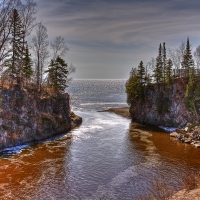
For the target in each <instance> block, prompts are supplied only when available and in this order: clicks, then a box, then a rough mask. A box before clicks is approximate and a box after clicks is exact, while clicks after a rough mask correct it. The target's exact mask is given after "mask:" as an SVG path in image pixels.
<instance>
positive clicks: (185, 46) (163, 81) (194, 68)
mask: <svg viewBox="0 0 200 200" xmlns="http://www.w3.org/2000/svg"><path fill="white" fill-rule="evenodd" d="M165 45H166V44H165V42H164V43H163V44H160V45H159V49H158V56H157V57H156V59H154V58H152V59H151V61H150V62H148V63H147V65H146V66H144V64H143V62H142V61H140V63H139V65H138V67H137V68H132V70H131V72H130V77H129V79H128V81H127V82H126V93H127V103H128V104H131V102H132V101H133V100H134V98H136V97H137V98H139V99H140V100H143V99H144V98H145V89H146V88H148V86H150V85H157V86H158V88H161V86H162V90H169V86H170V85H171V84H172V83H173V80H174V79H177V78H182V79H184V80H185V82H186V91H185V100H186V101H185V102H186V105H187V106H188V108H192V104H193V102H194V99H195V98H197V97H199V96H200V95H198V94H200V87H198V85H199V84H198V83H199V81H198V80H199V76H200V46H198V47H197V48H196V50H195V52H194V57H193V55H192V52H191V45H190V41H189V38H187V42H186V43H184V42H182V44H181V45H180V47H179V48H177V49H175V50H169V52H168V55H169V58H167V53H166V46H165ZM198 88H199V89H198ZM198 90H199V91H198ZM163 92H164V91H160V90H159V94H160V95H158V96H162V95H163ZM162 100H163V99H162ZM158 102H159V101H158Z"/></svg>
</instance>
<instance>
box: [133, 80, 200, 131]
mask: <svg viewBox="0 0 200 200" xmlns="http://www.w3.org/2000/svg"><path fill="white" fill-rule="evenodd" d="M185 91H186V81H185V80H184V79H183V78H177V79H175V80H174V81H173V84H171V85H168V86H166V85H165V84H151V85H148V86H147V87H146V88H145V97H146V98H145V99H143V100H141V99H140V98H137V97H136V98H134V100H133V101H132V102H131V106H130V114H131V117H132V119H133V120H134V121H136V122H139V123H143V124H149V125H155V126H167V127H184V126H185V125H186V124H187V123H188V122H190V123H194V124H195V123H198V122H197V120H198V118H197V116H196V115H195V114H194V112H189V110H188V109H187V108H186V105H185V100H184V93H185Z"/></svg>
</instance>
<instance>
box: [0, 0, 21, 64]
mask: <svg viewBox="0 0 200 200" xmlns="http://www.w3.org/2000/svg"><path fill="white" fill-rule="evenodd" d="M20 6H21V1H20V0H3V1H1V3H0V64H2V62H3V61H4V59H5V58H6V57H8V56H9V53H10V44H9V41H10V37H9V36H10V33H11V26H12V23H11V22H10V18H11V15H12V12H13V9H14V8H15V9H18V8H20Z"/></svg>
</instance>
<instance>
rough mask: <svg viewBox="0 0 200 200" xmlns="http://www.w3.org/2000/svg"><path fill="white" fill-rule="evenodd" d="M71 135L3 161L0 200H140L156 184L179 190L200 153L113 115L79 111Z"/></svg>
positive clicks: (0, 163) (0, 170) (161, 134)
mask: <svg viewBox="0 0 200 200" xmlns="http://www.w3.org/2000/svg"><path fill="white" fill-rule="evenodd" d="M77 114H79V115H80V116H82V117H83V124H82V125H81V126H80V127H79V128H77V129H75V130H73V131H72V132H71V135H70V134H67V135H65V136H62V137H60V138H57V140H55V141H46V142H44V143H42V144H35V145H32V146H28V147H26V148H25V149H22V150H21V151H20V152H19V153H17V154H14V155H12V156H10V157H8V158H3V157H2V158H0V199H81V200H82V199H85V200H86V199H87V200H89V199H91V200H95V199H98V200H99V199H100V198H101V199H106V200H107V199H120V200H121V199H127V200H129V199H130V200H133V199H137V198H138V196H141V195H145V194H148V193H149V191H151V192H153V193H154V192H155V188H154V186H153V180H160V181H162V182H165V183H166V184H167V185H168V186H169V187H171V188H173V189H174V188H179V187H180V181H181V179H182V177H184V176H185V175H186V174H187V173H189V172H191V171H197V170H199V160H200V154H199V149H196V148H195V147H193V146H190V145H186V144H183V143H180V142H178V141H176V140H175V139H172V138H170V137H169V135H168V134H166V133H163V132H160V131H159V130H152V129H149V127H145V126H140V125H138V124H135V123H131V122H130V120H128V119H125V118H122V117H120V116H117V115H115V114H111V113H95V112H93V113H90V112H78V113H77Z"/></svg>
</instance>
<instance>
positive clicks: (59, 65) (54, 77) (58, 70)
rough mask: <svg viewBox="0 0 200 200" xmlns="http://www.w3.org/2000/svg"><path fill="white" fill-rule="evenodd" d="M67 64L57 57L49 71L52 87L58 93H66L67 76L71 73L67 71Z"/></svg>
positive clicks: (52, 61)
mask: <svg viewBox="0 0 200 200" xmlns="http://www.w3.org/2000/svg"><path fill="white" fill-rule="evenodd" d="M67 66H68V65H67V63H66V62H65V61H64V60H63V59H62V58H61V57H59V56H58V57H57V58H56V59H55V60H51V63H50V65H49V68H48V70H47V71H46V72H47V73H48V77H49V83H50V87H51V88H53V89H54V91H55V92H56V93H57V94H58V93H63V92H65V89H66V88H67V87H68V86H67V80H66V79H67V75H68V73H69V71H68V69H67Z"/></svg>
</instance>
